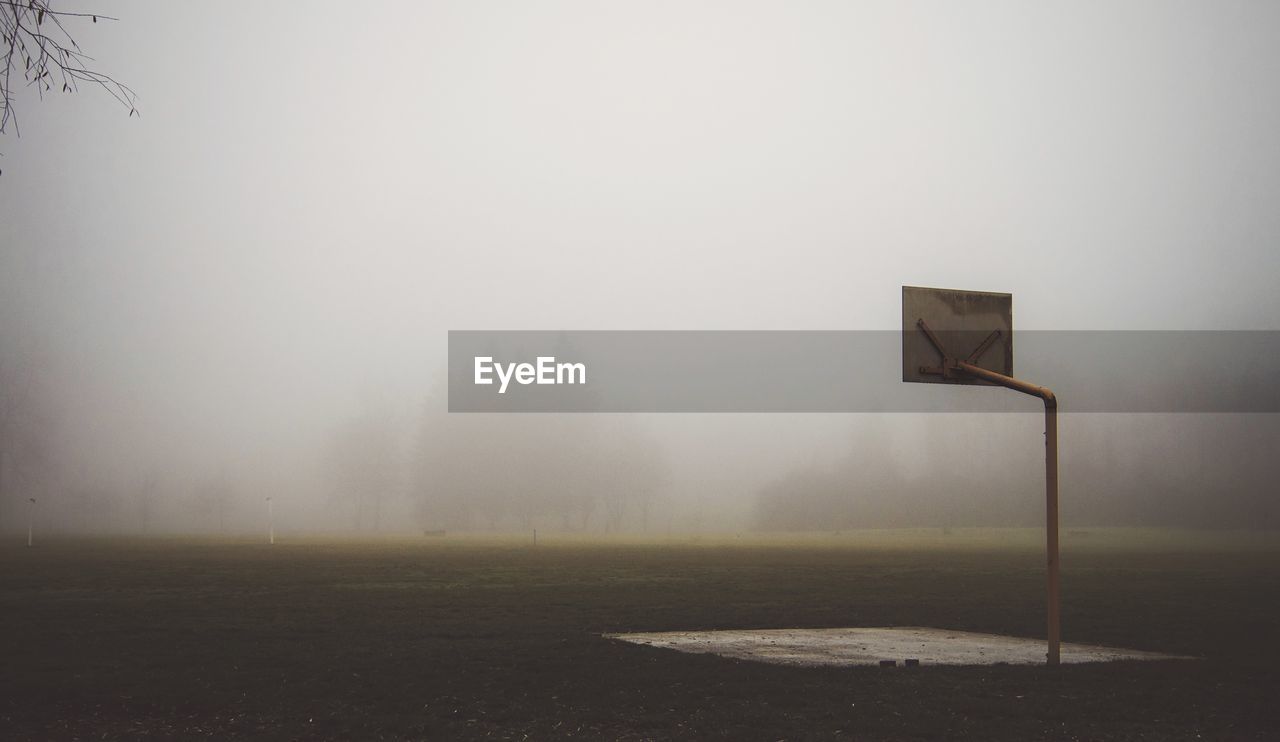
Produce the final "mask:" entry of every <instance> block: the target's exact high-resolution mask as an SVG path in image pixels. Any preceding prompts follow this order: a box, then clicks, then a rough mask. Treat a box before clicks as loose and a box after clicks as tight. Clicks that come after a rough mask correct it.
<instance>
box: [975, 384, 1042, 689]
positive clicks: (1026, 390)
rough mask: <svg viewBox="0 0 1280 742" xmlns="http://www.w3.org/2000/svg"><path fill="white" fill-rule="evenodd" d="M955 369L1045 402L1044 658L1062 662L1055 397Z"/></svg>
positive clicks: (1032, 387) (1034, 388)
mask: <svg viewBox="0 0 1280 742" xmlns="http://www.w3.org/2000/svg"><path fill="white" fill-rule="evenodd" d="M955 366H956V368H959V369H961V370H962V371H965V372H967V373H968V374H970V375H971V376H976V377H978V378H980V379H985V380H986V381H990V382H992V383H995V384H1000V385H1001V386H1004V387H1008V388H1009V389H1013V390H1015V391H1019V392H1022V393H1023V394H1030V395H1031V396H1033V397H1039V398H1041V399H1043V400H1044V484H1045V489H1044V492H1045V502H1044V507H1045V556H1046V559H1047V561H1048V568H1049V590H1048V592H1049V599H1048V605H1047V608H1046V612H1047V614H1048V624H1049V631H1048V633H1049V637H1048V640H1049V651H1048V653H1047V655H1046V656H1047V658H1048V661H1049V664H1050V665H1057V664H1059V663H1060V662H1061V660H1062V620H1061V616H1062V595H1061V592H1060V590H1061V584H1060V581H1059V577H1058V398H1057V397H1056V396H1054V394H1053V392H1051V391H1049V390H1048V389H1047V388H1045V387H1042V386H1036V385H1035V384H1030V383H1028V382H1025V381H1022V380H1021V379H1015V378H1013V377H1012V376H1005V375H1004V374H1000V373H996V372H995V371H990V370H988V369H985V368H982V367H981V366H975V365H973V364H972V363H969V362H968V361H956V362H955Z"/></svg>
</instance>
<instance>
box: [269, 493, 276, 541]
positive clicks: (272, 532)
mask: <svg viewBox="0 0 1280 742" xmlns="http://www.w3.org/2000/svg"><path fill="white" fill-rule="evenodd" d="M267 543H269V544H271V545H273V546H274V545H275V543H276V517H275V508H274V507H273V505H272V502H271V498H270V497H268V498H267Z"/></svg>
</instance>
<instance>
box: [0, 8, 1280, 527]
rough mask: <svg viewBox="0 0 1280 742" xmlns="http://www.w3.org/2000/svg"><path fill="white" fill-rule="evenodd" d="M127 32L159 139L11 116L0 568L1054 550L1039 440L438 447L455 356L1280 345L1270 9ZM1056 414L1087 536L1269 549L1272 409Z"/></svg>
mask: <svg viewBox="0 0 1280 742" xmlns="http://www.w3.org/2000/svg"><path fill="white" fill-rule="evenodd" d="M111 14H112V15H115V16H118V17H119V19H120V20H119V21H118V22H105V21H104V22H102V23H97V24H93V25H82V26H72V30H73V32H75V33H76V34H77V38H78V40H79V41H81V43H82V44H83V45H84V47H85V48H86V50H87V51H88V52H89V53H90V54H91V55H93V56H94V57H95V59H96V64H97V65H98V66H99V67H100V68H101V69H103V70H106V71H109V73H110V74H112V75H113V76H114V77H116V78H117V79H119V80H121V81H123V82H126V83H127V84H129V85H130V86H131V87H132V88H133V89H134V90H136V91H137V92H138V96H139V101H138V108H139V111H140V113H141V115H140V117H129V116H127V115H126V114H127V111H126V110H121V109H119V108H118V107H115V105H114V103H113V102H112V101H111V100H110V99H109V98H108V97H107V96H105V95H102V94H100V91H94V90H84V91H81V92H80V93H78V94H75V95H51V96H48V97H46V98H45V99H44V100H39V99H37V97H36V95H35V92H34V91H33V90H28V91H24V92H23V93H22V94H21V95H20V96H19V97H18V99H17V105H18V109H17V110H18V115H19V117H20V121H21V134H22V135H21V137H17V136H14V134H13V133H12V132H10V133H8V134H6V135H5V136H3V137H0V152H2V153H3V155H4V156H3V159H2V160H0V165H2V167H3V174H2V175H0V404H2V407H0V415H2V417H0V527H2V528H5V529H9V530H16V529H18V528H20V527H25V524H26V520H27V515H28V507H29V505H30V503H29V500H30V499H32V498H34V499H35V500H36V504H35V506H34V507H35V510H34V512H35V513H36V517H37V520H38V522H39V523H40V524H41V527H42V528H45V529H48V530H52V531H81V532H95V533H148V534H156V533H170V532H174V533H176V532H183V533H185V532H198V533H216V532H222V533H245V532H250V531H258V530H260V529H261V528H262V527H263V525H262V524H263V523H264V520H265V517H266V516H265V513H266V505H265V502H266V498H268V497H270V498H271V499H272V503H273V507H274V510H275V520H276V523H277V530H278V531H279V532H281V533H290V532H292V533H307V532H337V531H341V532H364V533H373V532H419V531H422V530H439V529H448V530H450V531H454V530H516V529H526V528H543V529H550V530H566V531H583V532H588V533H605V532H609V533H614V532H623V531H626V532H633V531H645V532H652V533H659V532H664V531H665V532H689V531H737V530H744V529H778V530H810V529H825V530H831V529H848V528H859V527H883V526H937V527H950V526H956V527H962V526H983V525H989V526H1005V525H1036V524H1038V523H1041V522H1042V521H1043V507H1044V506H1043V502H1044V500H1043V468H1042V467H1043V445H1042V440H1043V439H1042V437H1041V435H1042V430H1043V429H1042V427H1041V426H1042V420H1041V418H1040V417H1039V415H1037V414H1035V412H1036V409H1037V408H1036V406H1035V404H1034V403H1032V402H1029V403H1028V408H1027V409H1028V413H1026V414H972V415H971V414H919V415H908V414H803V415H801V414H725V415H709V414H708V415H691V414H661V415H658V414H643V415H621V414H583V415H556V414H545V415H541V414H539V415H491V414H458V413H455V414H449V413H448V412H447V411H446V403H445V399H446V396H447V390H446V388H445V383H446V380H445V368H446V333H447V332H448V331H449V330H485V329H494V330H654V329H663V330H694V329H696V330H843V329H858V330H863V329H865V330H894V329H897V328H898V327H900V322H901V320H900V317H899V312H900V297H899V291H900V287H901V286H902V285H904V284H911V285H923V286H947V287H955V288H966V289H976V290H989V291H1002V292H1010V293H1012V294H1013V295H1014V307H1015V315H1016V319H1017V327H1018V328H1019V329H1035V330H1280V292H1277V291H1276V290H1275V279H1276V276H1278V275H1280V249H1277V247H1278V245H1280V208H1277V203H1278V202H1280V140H1278V139H1277V137H1276V132H1278V131H1280V96H1277V95H1276V93H1275V90H1274V81H1275V79H1276V77H1277V73H1280V6H1278V5H1275V4H1271V3H1257V2H1239V3H1233V2H1228V3H1214V4H1212V5H1208V4H1203V3H1169V2H1135V3H1126V4H1122V5H1116V4H1102V3H1098V4H1094V3H1086V4H1083V5H1080V4H1077V5H1051V4H1029V3H1016V2H989V3H978V4H966V5H965V6H959V5H953V4H943V3H913V2H892V3H890V2H884V3H837V2H830V3H825V2H810V3H786V4H782V3H749V2H734V3H727V2H726V3H697V4H692V5H691V4H687V3H645V4H639V5H621V4H600V3H592V2H542V3H483V4H481V3H466V2H457V3H435V2H422V3H402V4H395V3H370V4H362V5H360V6H359V8H356V9H353V8H352V6H350V4H341V5H340V4H337V3H319V2H317V3H309V4H307V5H306V6H305V8H299V7H297V6H293V5H286V4H266V5H260V4H254V5H246V6H234V5H233V6H217V7H211V6H196V5H189V4H174V3H160V2H137V3H130V4H124V5H121V6H120V7H119V8H118V9H112V11H111ZM1160 372H1161V369H1159V368H1152V369H1151V374H1152V376H1153V381H1159V382H1160V383H1166V384H1167V383H1170V379H1168V378H1162V377H1161V373H1160ZM1033 381H1036V382H1037V383H1044V384H1049V385H1052V383H1053V381H1054V379H1052V378H1048V379H1033ZM1174 381H1175V382H1176V380H1174ZM851 383H856V380H851ZM1010 393H1012V392H1010ZM1066 405H1067V406H1065V407H1064V411H1065V414H1064V415H1063V419H1062V422H1061V445H1062V456H1063V463H1062V510H1063V517H1064V522H1066V523H1067V524H1069V525H1073V524H1074V525H1080V526H1101V525H1179V526H1212V527H1265V528H1275V527H1277V526H1280V507H1278V506H1277V505H1276V504H1275V503H1276V499H1277V498H1276V497H1275V495H1276V494H1277V492H1276V487H1275V484H1274V482H1275V480H1276V476H1275V475H1276V462H1275V455H1274V454H1275V451H1277V450H1280V420H1278V419H1277V415H1276V414H1273V413H1267V414H1211V413H1204V414H1174V413H1169V414H1149V415H1129V414H1075V415H1073V414H1070V409H1069V403H1066Z"/></svg>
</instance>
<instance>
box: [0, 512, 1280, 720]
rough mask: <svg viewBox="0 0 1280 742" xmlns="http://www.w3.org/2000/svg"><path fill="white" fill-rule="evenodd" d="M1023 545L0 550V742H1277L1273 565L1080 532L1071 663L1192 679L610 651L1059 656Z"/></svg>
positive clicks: (1024, 535)
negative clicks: (968, 636)
mask: <svg viewBox="0 0 1280 742" xmlns="http://www.w3.org/2000/svg"><path fill="white" fill-rule="evenodd" d="M1039 539H1040V534H1039V533H1038V532H1036V531H957V532H956V533H953V534H950V535H942V534H941V533H940V532H938V531H901V532H895V531H882V532H852V533H843V534H827V535H823V536H795V537H784V536H760V535H744V536H742V537H737V536H733V535H728V536H718V537H709V536H708V537H702V538H698V539H694V538H689V537H679V538H669V539H644V538H639V537H634V538H620V539H617V540H615V541H600V540H591V539H586V538H580V537H579V538H570V537H565V536H554V535H552V536H547V535H543V534H540V537H539V543H538V546H537V548H530V546H529V545H528V544H527V540H528V539H527V538H526V537H525V536H519V537H462V538H459V537H452V536H450V537H445V538H417V539H409V538H397V539H384V540H377V541H360V540H354V539H347V540H342V539H328V540H322V539H302V540H299V539H289V538H282V539H280V541H279V542H278V543H277V544H276V545H275V546H274V547H269V546H266V545H263V544H257V543H250V542H248V541H243V542H235V541H232V540H225V541H214V540H192V539H185V540H184V539H150V540H82V539H69V538H68V539H62V540H58V539H50V540H46V541H44V542H41V543H38V544H37V545H36V547H35V548H31V549H27V548H24V547H22V546H20V544H21V540H20V539H17V538H11V539H9V540H8V544H9V545H5V546H3V547H0V600H2V601H3V606H0V608H2V610H0V624H2V627H0V642H2V643H3V644H2V645H0V662H3V668H4V669H3V672H0V738H4V739H100V738H103V737H106V738H138V737H157V738H174V737H177V738H192V737H202V736H208V737H212V738H218V739H227V738H282V739H294V738H304V739H305V738H343V739H379V738H434V739H440V738H444V739H448V738H486V737H492V738H498V739H524V738H525V737H529V738H534V739H538V738H544V739H545V738H567V737H572V738H583V739H642V738H666V737H685V738H726V739H783V738H786V739H810V738H822V739H828V738H842V737H843V738H856V739H901V740H916V739H919V740H932V739H943V738H969V739H981V740H1004V739H1007V740H1031V739H1084V740H1093V739H1123V740H1139V739H1209V740H1229V739H1276V738H1277V735H1280V702H1278V699H1280V668H1278V667H1277V662H1280V615H1278V614H1280V538H1277V537H1276V535H1275V534H1258V533H1253V534H1222V533H1219V534H1201V533H1190V532H1167V531H1130V530H1105V531H1069V532H1066V533H1064V552H1063V594H1064V615H1063V626H1064V638H1065V639H1066V640H1068V641H1078V642H1088V643H1097V644H1105V645H1114V646H1120V647H1128V648H1134V649H1148V650H1156V651H1163V652H1171V653H1177V654H1187V655H1194V656H1197V657H1201V658H1203V659H1201V660H1196V661H1172V662H1158V663H1117V664H1110V665H1084V666H1070V667H1061V668H1056V669H1053V670H1050V669H1047V668H1041V667H987V668H941V667H934V668H928V667H925V668H918V669H913V670H907V669H902V668H899V669H881V668H851V669H805V668H794V667H784V666H776V665H764V664H755V663H746V662H736V661H731V660H726V659H722V658H719V657H714V656H706V655H689V654H681V653H677V652H671V651H663V650H657V649H652V648H646V647H639V646H634V645H629V644H624V643H621V642H614V641H608V640H604V639H602V638H601V637H600V634H601V633H603V632H621V631H662V630H675V629H714V628H784V627H834V626H893V625H898V626H908V625H925V626H936V627H943V628H954V629H964V630H972V631H981V632H993V633H1007V634H1013V635H1020V636H1043V620H1044V619H1043V615H1042V611H1043V605H1044V598H1043V595H1042V593H1043V579H1044V568H1043V558H1042V554H1041V551H1040V548H1041V547H1040V541H1039Z"/></svg>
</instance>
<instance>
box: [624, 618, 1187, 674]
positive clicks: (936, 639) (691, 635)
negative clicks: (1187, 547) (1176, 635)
mask: <svg viewBox="0 0 1280 742" xmlns="http://www.w3.org/2000/svg"><path fill="white" fill-rule="evenodd" d="M604 636H605V638H608V639H618V640H621V641H625V642H631V643H633V644H644V645H648V646H651V647H663V648H666V649H675V650H678V651H681V652H693V653H696V654H718V655H720V656H722V657H730V658H733V659H740V660H753V661H756V662H771V663H774V664H779V665H801V666H810V667H818V666H826V667H848V666H855V665H879V664H880V663H881V662H883V661H886V660H892V661H895V662H897V664H898V665H903V664H904V663H905V661H906V660H908V659H911V660H919V662H920V664H921V665H998V664H1009V665H1042V664H1044V663H1045V649H1046V648H1045V641H1044V640H1043V639H1023V638H1019V637H1013V636H1000V635H998V634H977V633H973V632H970V631H948V630H946V629H932V628H928V627H923V626H908V627H899V628H865V629H735V630H729V631H660V632H651V633H630V634H605V635H604ZM1175 659H1193V658H1191V657H1181V656H1178V655H1171V654H1161V653H1159V652H1143V651H1139V650H1135V649H1114V648H1112V647H1099V646H1094V645H1090V644H1069V643H1067V642H1063V643H1062V662H1063V663H1080V662H1113V661H1116V660H1175Z"/></svg>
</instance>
